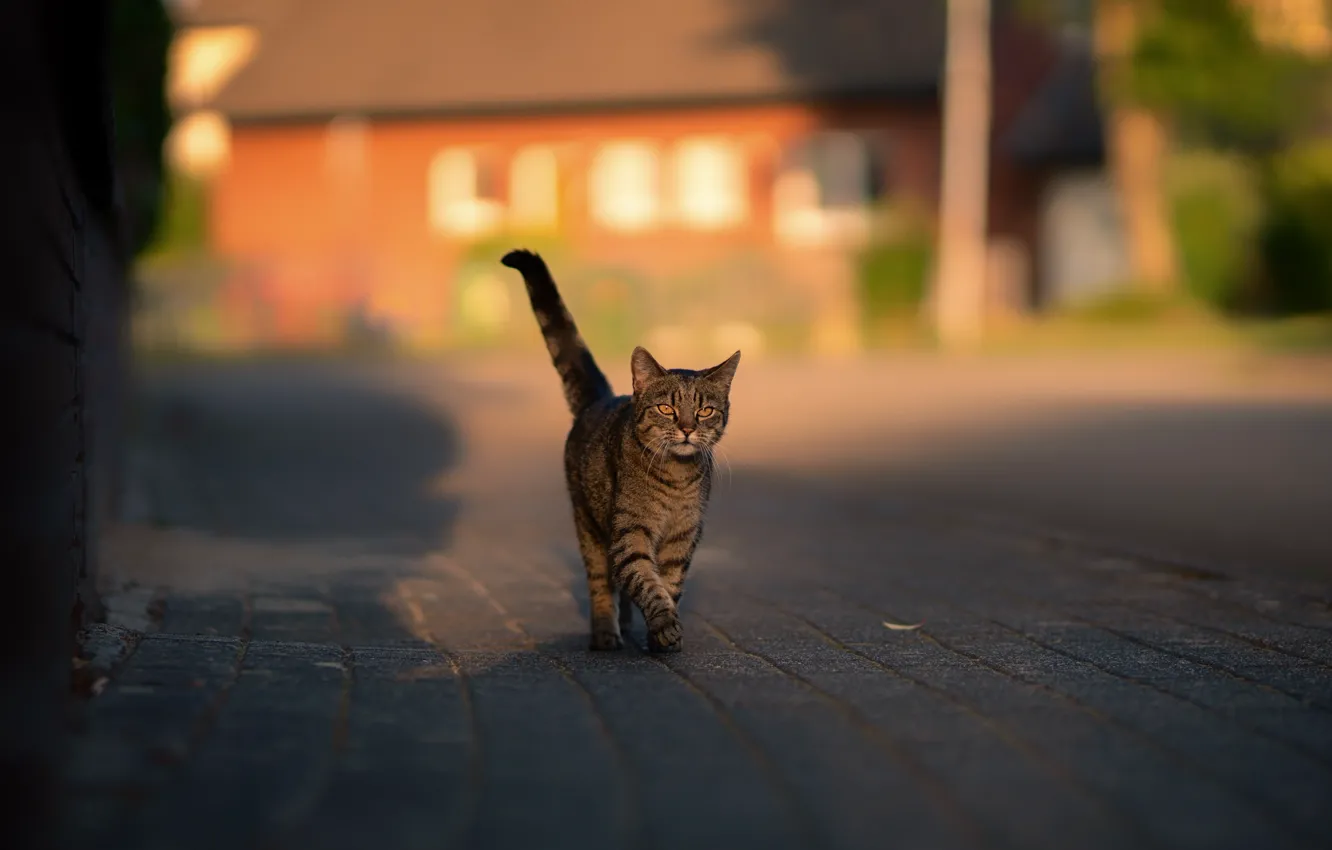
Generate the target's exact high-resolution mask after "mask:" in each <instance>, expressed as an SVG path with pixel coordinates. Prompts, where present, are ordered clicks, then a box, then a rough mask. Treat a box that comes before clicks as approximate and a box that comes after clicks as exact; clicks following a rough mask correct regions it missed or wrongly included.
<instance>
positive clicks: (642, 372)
mask: <svg viewBox="0 0 1332 850" xmlns="http://www.w3.org/2000/svg"><path fill="white" fill-rule="evenodd" d="M629 367H630V369H632V370H633V373H634V392H635V393H641V392H642V391H643V389H644V388H645V387H646V386H647V385H648V384H650V383H652V382H653V381H655V380H657V379H658V378H664V377H666V370H665V369H663V368H661V364H660V363H658V362H657V361H656V360H655V359H654V358H653V357H652V355H651V354H648V350H647V349H646V348H644V347H643V346H641V345H640V346H639V347H638V348H635V349H634V356H633V357H632V358H630V360H629Z"/></svg>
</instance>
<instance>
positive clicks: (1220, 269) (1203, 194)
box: [1169, 151, 1263, 310]
mask: <svg viewBox="0 0 1332 850" xmlns="http://www.w3.org/2000/svg"><path fill="white" fill-rule="evenodd" d="M1169 183H1170V186H1169V194H1170V200H1171V212H1172V215H1173V219H1174V228H1175V239H1176V244H1177V245H1178V247H1179V254H1180V261H1181V264H1182V265H1183V270H1184V273H1185V277H1186V279H1187V285H1188V292H1189V294H1190V295H1192V296H1193V297H1194V298H1196V299H1198V300H1199V301H1201V302H1202V303H1204V304H1207V305H1209V306H1211V307H1214V308H1216V309H1219V310H1236V309H1241V308H1244V307H1247V306H1251V305H1249V304H1247V303H1246V298H1247V296H1248V294H1249V282H1250V280H1251V278H1252V275H1253V270H1254V265H1255V259H1256V258H1255V257H1254V256H1253V253H1254V247H1253V246H1254V240H1255V237H1256V235H1257V230H1258V227H1259V225H1260V223H1261V219H1262V212H1263V209H1262V198H1261V193H1260V190H1259V187H1258V185H1257V179H1256V176H1255V174H1254V171H1253V168H1252V166H1251V165H1250V164H1249V163H1248V162H1247V160H1245V159H1244V158H1242V157H1239V156H1234V155H1226V154H1219V153H1215V152H1208V151H1195V152H1190V153H1187V154H1182V155H1179V156H1176V157H1175V158H1174V159H1173V160H1172V161H1171V162H1170V165H1169Z"/></svg>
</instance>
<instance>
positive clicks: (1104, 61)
mask: <svg viewBox="0 0 1332 850" xmlns="http://www.w3.org/2000/svg"><path fill="white" fill-rule="evenodd" d="M1321 2H1323V0H1309V2H1306V3H1305V4H1303V5H1302V6H1301V7H1300V8H1302V9H1303V10H1304V11H1305V12H1306V13H1308V14H1309V15H1310V16H1317V15H1318V14H1319V13H1320V11H1321V10H1320V8H1319V7H1318V5H1317V4H1318V3H1321ZM1028 6H1029V7H1034V9H1035V10H1037V11H1038V12H1039V13H1043V14H1045V15H1046V16H1047V17H1053V18H1061V19H1063V20H1064V21H1068V20H1069V19H1070V18H1072V19H1073V20H1074V21H1075V22H1076V23H1080V24H1084V25H1087V26H1089V27H1090V28H1091V31H1092V40H1093V44H1094V48H1095V52H1096V58H1097V64H1098V74H1099V80H1098V83H1099V88H1100V91H1101V96H1102V103H1103V105H1104V111H1105V113H1106V150H1107V152H1108V155H1109V159H1110V162H1109V168H1110V171H1111V173H1112V175H1113V177H1114V179H1115V181H1116V184H1117V186H1118V189H1119V193H1120V198H1121V205H1122V209H1123V213H1124V223H1125V230H1126V233H1127V237H1128V243H1129V256H1130V267H1131V269H1132V274H1133V276H1134V278H1135V280H1136V282H1137V283H1138V284H1139V285H1141V286H1143V287H1144V288H1147V289H1149V290H1151V291H1156V292H1169V291H1172V290H1173V289H1174V288H1175V287H1176V286H1177V284H1178V278H1179V269H1178V259H1177V257H1176V249H1175V244H1174V236H1173V233H1172V228H1171V222H1170V216H1169V208H1168V203H1167V199H1166V196H1165V187H1164V185H1163V184H1164V180H1163V171H1164V166H1165V160H1166V157H1167V155H1168V153H1169V149H1170V147H1171V145H1172V144H1176V143H1181V142H1182V143H1185V144H1205V145H1208V146H1225V147H1240V148H1244V149H1248V150H1253V149H1254V148H1259V149H1261V148H1264V147H1271V146H1273V145H1275V144H1279V143H1280V141H1281V140H1282V139H1283V138H1285V137H1287V136H1289V135H1290V134H1291V133H1293V132H1295V131H1297V130H1298V129H1299V128H1300V126H1301V125H1302V123H1303V122H1305V121H1307V120H1309V118H1310V117H1311V116H1314V115H1316V114H1317V110H1316V109H1315V108H1314V103H1315V98H1317V97H1318V96H1319V83H1320V80H1322V79H1323V70H1324V65H1323V62H1322V61H1321V60H1319V59H1318V58H1317V57H1316V56H1313V55H1310V53H1309V52H1308V50H1306V49H1305V48H1307V47H1309V44H1308V41H1307V37H1304V36H1300V37H1297V36H1294V35H1291V33H1296V34H1299V33H1307V32H1308V31H1309V29H1310V25H1311V24H1313V23H1315V22H1314V21H1312V20H1311V21H1296V22H1294V24H1295V25H1294V26H1291V25H1290V24H1291V22H1290V21H1284V20H1281V15H1282V14H1285V13H1286V12H1288V9H1287V8H1286V7H1283V6H1280V5H1279V4H1277V3H1275V2H1272V0H1082V2H1076V0H1028ZM1274 24H1275V25H1274ZM1282 24H1285V26H1284V27H1283V26H1282ZM1264 31H1266V32H1269V33H1270V35H1269V37H1266V38H1264V37H1261V33H1262V32H1264ZM1301 38H1303V39H1304V40H1301Z"/></svg>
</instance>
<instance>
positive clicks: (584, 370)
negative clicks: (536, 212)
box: [500, 250, 613, 416]
mask: <svg viewBox="0 0 1332 850" xmlns="http://www.w3.org/2000/svg"><path fill="white" fill-rule="evenodd" d="M500 262H501V263H503V264H504V265H506V266H508V267H509V268H511V269H517V270H518V271H519V272H520V273H521V274H522V276H523V283H524V284H526V285H527V297H528V299H529V300H530V301H531V302H532V312H533V313H535V314H536V320H537V324H538V325H539V326H540V327H541V335H542V336H543V337H545V338H546V348H547V349H549V351H550V359H551V360H552V361H554V363H555V371H556V372H559V373H560V380H561V381H562V382H563V383H564V399H565V401H567V402H568V403H569V409H570V410H571V411H573V414H574V416H577V415H578V414H580V413H582V412H583V411H584V410H585V409H587V407H588V406H590V405H592V404H594V403H595V402H597V401H599V400H601V399H603V398H606V397H607V396H610V395H612V394H613V393H612V392H611V386H610V381H607V380H606V376H605V375H604V374H602V372H601V369H600V367H598V366H597V361H596V360H595V359H593V357H592V352H591V351H589V350H588V348H587V343H585V342H583V337H582V335H580V334H579V333H578V326H577V325H575V324H574V320H573V316H570V315H569V310H568V308H566V307H565V306H564V299H563V298H561V297H560V291H559V290H558V289H556V288H555V279H554V278H553V277H551V276H550V269H548V268H546V261H545V260H543V259H541V257H540V255H538V254H534V253H532V252H531V251H523V250H519V251H510V252H509V253H507V254H505V255H504V257H503V259H501V260H500Z"/></svg>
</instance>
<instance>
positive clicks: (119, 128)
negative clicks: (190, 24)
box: [110, 0, 173, 254]
mask: <svg viewBox="0 0 1332 850" xmlns="http://www.w3.org/2000/svg"><path fill="white" fill-rule="evenodd" d="M111 10H112V11H111V27H110V28H111V34H110V40H111V49H110V65H111V102H112V108H113V109H114V110H115V127H116V139H115V143H116V158H117V160H118V165H119V167H120V171H121V175H122V185H123V189H124V193H125V205H126V214H127V216H128V222H127V224H128V226H129V232H130V235H131V239H132V244H131V246H130V248H131V250H132V251H133V252H134V253H135V254H138V253H139V252H140V251H142V250H143V249H144V248H146V247H147V246H148V244H149V243H150V242H151V241H152V240H153V238H154V233H155V231H156V230H157V228H158V221H159V217H160V215H161V204H162V197H161V196H162V145H163V143H164V142H165V141H166V137H167V132H168V131H169V130H170V128H171V113H170V110H169V108H168V106H167V101H166V75H167V51H168V50H169V49H170V46H171V38H172V31H173V28H172V25H171V19H170V17H168V15H167V12H166V9H165V8H164V6H163V4H162V0H117V2H115V3H112V4H111Z"/></svg>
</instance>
